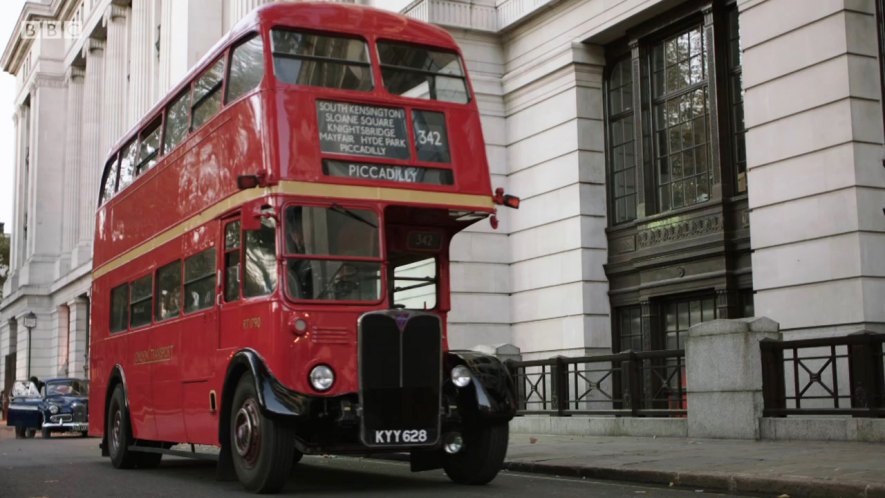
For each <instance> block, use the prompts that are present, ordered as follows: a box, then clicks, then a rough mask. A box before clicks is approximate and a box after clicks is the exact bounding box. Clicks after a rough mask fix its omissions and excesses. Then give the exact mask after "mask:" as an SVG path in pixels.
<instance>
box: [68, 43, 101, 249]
mask: <svg viewBox="0 0 885 498" xmlns="http://www.w3.org/2000/svg"><path fill="white" fill-rule="evenodd" d="M104 48H105V42H104V40H96V39H94V38H90V39H88V40H86V43H85V44H84V46H83V58H84V59H86V76H85V77H84V79H83V118H82V119H83V121H82V123H81V129H82V133H83V135H82V137H81V144H82V148H81V159H82V161H81V165H82V167H81V168H80V171H81V176H80V192H81V194H82V195H80V206H79V214H80V223H79V226H80V230H79V233H78V235H79V240H78V243H77V248H76V249H75V251H74V255H72V257H71V260H72V261H71V263H72V265H74V266H77V265H80V264H83V263H85V262H86V261H88V260H89V258H91V257H92V249H91V248H92V235H93V232H94V231H95V208H96V203H97V202H98V184H99V182H100V181H101V173H102V169H103V168H104V160H105V157H104V156H105V153H106V152H105V151H102V150H101V126H102V122H101V104H102V99H103V95H104V91H103V88H104Z"/></svg>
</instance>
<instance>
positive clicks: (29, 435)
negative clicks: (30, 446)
mask: <svg viewBox="0 0 885 498" xmlns="http://www.w3.org/2000/svg"><path fill="white" fill-rule="evenodd" d="M36 435H37V429H25V439H31V438H33V437H34V436H36Z"/></svg>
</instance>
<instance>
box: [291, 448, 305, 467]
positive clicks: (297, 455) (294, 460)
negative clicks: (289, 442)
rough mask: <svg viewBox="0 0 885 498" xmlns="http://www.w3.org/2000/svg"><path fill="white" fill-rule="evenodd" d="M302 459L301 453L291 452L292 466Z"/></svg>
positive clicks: (302, 454)
mask: <svg viewBox="0 0 885 498" xmlns="http://www.w3.org/2000/svg"><path fill="white" fill-rule="evenodd" d="M302 458H304V453H301V452H300V451H298V450H295V451H293V452H292V465H295V464H296V463H298V462H300V461H301V459H302Z"/></svg>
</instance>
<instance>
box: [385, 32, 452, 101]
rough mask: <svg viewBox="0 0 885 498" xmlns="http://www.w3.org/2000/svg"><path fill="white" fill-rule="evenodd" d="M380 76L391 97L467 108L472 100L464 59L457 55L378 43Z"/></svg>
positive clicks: (397, 44) (417, 47)
mask: <svg viewBox="0 0 885 498" xmlns="http://www.w3.org/2000/svg"><path fill="white" fill-rule="evenodd" d="M378 57H379V58H380V59H381V76H382V77H383V78H384V87H385V88H386V89H387V91H389V92H390V93H393V94H395V95H402V96H403V97H411V98H415V99H430V100H442V101H444V102H455V103H458V104H466V103H467V102H469V100H470V96H469V94H468V92H467V80H466V78H465V76H464V69H463V68H462V67H461V58H460V57H458V54H456V53H454V52H446V51H443V50H433V49H429V48H424V47H419V46H415V45H407V44H404V43H393V42H378Z"/></svg>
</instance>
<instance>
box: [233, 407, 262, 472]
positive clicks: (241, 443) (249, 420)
mask: <svg viewBox="0 0 885 498" xmlns="http://www.w3.org/2000/svg"><path fill="white" fill-rule="evenodd" d="M260 420H261V418H260V415H259V413H258V405H257V403H255V400H254V399H252V398H250V399H247V400H246V401H244V402H243V405H242V406H241V407H240V409H239V410H237V415H236V417H235V419H234V447H235V448H236V450H237V454H238V455H239V456H240V457H242V458H243V460H244V461H245V462H246V463H247V464H249V465H252V464H254V463H255V462H256V461H257V460H258V454H259V450H260V449H261V422H260Z"/></svg>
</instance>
